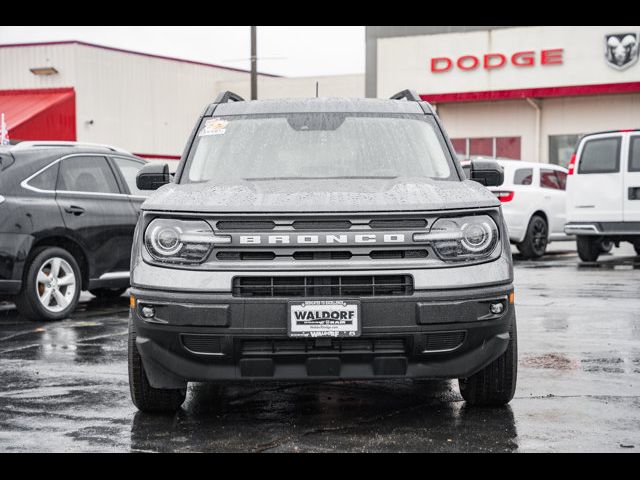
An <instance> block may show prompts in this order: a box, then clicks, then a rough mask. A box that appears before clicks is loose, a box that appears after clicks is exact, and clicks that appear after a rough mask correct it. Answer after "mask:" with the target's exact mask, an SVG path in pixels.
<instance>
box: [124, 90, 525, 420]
mask: <svg viewBox="0 0 640 480" xmlns="http://www.w3.org/2000/svg"><path fill="white" fill-rule="evenodd" d="M471 177H472V179H474V180H476V181H470V180H467V179H466V178H465V174H464V173H463V171H462V168H461V166H460V164H459V162H458V161H457V159H456V157H455V154H454V150H453V148H452V146H451V143H450V141H449V139H448V138H447V136H446V134H445V132H444V130H443V128H442V125H441V124H440V121H439V119H438V117H437V116H436V114H435V113H434V111H433V110H432V108H431V107H430V105H429V104H428V103H426V102H423V101H421V99H420V98H419V97H418V96H417V95H416V94H415V93H413V92H411V91H405V92H401V93H399V94H397V95H395V96H394V97H392V98H391V99H390V100H373V99H366V100H365V99H359V100H351V99H349V100H346V99H309V100H277V101H251V102H247V101H243V100H242V99H241V98H240V97H238V96H237V95H235V94H233V93H230V92H225V93H223V94H220V95H219V96H218V98H217V99H216V101H215V102H214V103H212V104H211V105H209V106H208V107H207V108H206V109H205V111H204V113H203V114H202V116H201V118H200V119H199V120H198V122H197V124H196V126H195V129H194V130H193V132H192V134H191V137H190V139H189V141H188V143H187V148H186V149H185V152H184V155H183V157H182V159H181V161H180V164H179V166H178V169H177V172H176V174H175V178H174V179H173V180H172V179H171V178H170V176H169V174H168V168H167V166H166V165H158V164H153V165H148V166H146V167H144V169H143V170H141V172H140V173H139V174H138V178H137V182H138V183H137V184H138V188H140V189H148V190H153V189H158V190H157V192H155V193H154V194H152V196H151V197H150V198H149V199H148V200H147V201H146V202H145V203H144V204H143V206H142V214H141V216H140V219H139V222H138V225H137V228H136V233H135V239H134V247H133V251H132V264H131V284H132V289H131V294H132V295H131V320H130V334H129V382H130V387H131V395H132V399H133V402H134V404H135V405H136V406H137V407H138V408H139V409H141V410H144V411H172V410H176V409H178V408H180V406H181V404H182V403H183V401H184V399H185V393H186V387H187V384H188V382H216V381H218V382H219V381H237V380H254V381H255V380H259V381H265V380H286V381H298V380H300V381H304V380H338V379H359V380H373V379H385V378H453V379H456V378H457V379H459V385H460V391H461V393H462V396H463V397H464V399H465V400H466V401H467V402H469V403H470V404H477V405H503V404H505V403H507V402H509V401H510V400H511V398H512V397H513V394H514V390H515V385H516V368H517V340H516V338H517V337H516V319H515V310H514V304H513V284H512V280H513V268H512V261H511V252H510V249H509V237H508V235H507V233H506V229H505V223H504V220H503V217H502V213H501V210H500V202H499V200H498V199H497V198H496V197H495V195H493V194H492V193H491V192H489V191H488V190H487V189H486V188H484V187H483V186H482V185H481V183H482V184H484V185H496V184H498V185H499V184H501V183H502V177H503V173H502V170H501V168H500V167H499V166H498V165H497V164H496V163H495V162H492V161H478V162H475V163H474V164H473V165H472V167H471ZM159 187H160V188H159Z"/></svg>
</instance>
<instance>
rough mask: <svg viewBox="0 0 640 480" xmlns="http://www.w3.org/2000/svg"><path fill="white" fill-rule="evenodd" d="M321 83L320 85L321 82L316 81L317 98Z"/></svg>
mask: <svg viewBox="0 0 640 480" xmlns="http://www.w3.org/2000/svg"><path fill="white" fill-rule="evenodd" d="M319 85H320V82H316V98H318V90H319Z"/></svg>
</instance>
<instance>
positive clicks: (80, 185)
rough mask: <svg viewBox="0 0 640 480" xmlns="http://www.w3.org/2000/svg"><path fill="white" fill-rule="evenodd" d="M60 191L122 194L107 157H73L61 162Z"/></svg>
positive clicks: (58, 186) (58, 187)
mask: <svg viewBox="0 0 640 480" xmlns="http://www.w3.org/2000/svg"><path fill="white" fill-rule="evenodd" d="M57 189H58V190H66V191H73V192H90V193H120V190H119V189H118V184H117V182H116V177H114V175H113V172H112V171H111V167H109V164H108V163H107V159H106V158H105V157H71V158H66V159H64V160H63V161H62V162H61V165H60V174H59V175H58V185H57Z"/></svg>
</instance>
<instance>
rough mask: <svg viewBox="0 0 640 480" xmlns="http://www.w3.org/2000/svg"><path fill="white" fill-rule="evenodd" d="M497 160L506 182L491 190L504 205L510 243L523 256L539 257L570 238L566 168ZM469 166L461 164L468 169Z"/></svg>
mask: <svg viewBox="0 0 640 480" xmlns="http://www.w3.org/2000/svg"><path fill="white" fill-rule="evenodd" d="M477 158H480V157H473V158H472V159H471V160H472V161H473V160H476V159H477ZM496 161H497V163H498V164H499V165H500V166H501V167H502V168H503V169H504V182H503V183H502V185H500V186H498V187H489V190H491V191H492V192H493V193H494V194H495V195H496V196H497V197H498V199H499V200H500V202H501V203H502V213H503V215H504V219H505V222H506V223H507V230H508V232H509V240H510V241H511V243H513V244H515V245H516V246H517V247H518V250H519V251H520V253H521V254H522V256H523V257H524V258H540V257H541V256H543V255H544V253H545V251H546V249H547V245H548V244H549V243H550V242H552V241H554V240H567V239H569V237H568V236H567V235H566V234H565V232H564V225H565V223H566V191H565V187H566V180H567V169H566V168H563V167H560V166H558V165H552V164H548V163H538V162H523V161H520V160H510V159H496ZM470 164H471V162H470V161H465V162H462V165H463V168H465V169H468V168H470Z"/></svg>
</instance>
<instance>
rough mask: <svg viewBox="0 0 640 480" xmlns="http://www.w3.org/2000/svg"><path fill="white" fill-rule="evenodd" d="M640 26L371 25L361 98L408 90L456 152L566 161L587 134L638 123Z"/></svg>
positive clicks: (563, 163)
mask: <svg viewBox="0 0 640 480" xmlns="http://www.w3.org/2000/svg"><path fill="white" fill-rule="evenodd" d="M639 33H640V26H586V27H579V26H572V27H562V26H546V27H545V26H529V27H418V26H414V27H367V72H366V93H367V96H377V97H381V98H384V97H388V96H390V95H393V94H394V93H395V92H397V91H399V90H402V89H405V88H411V89H413V90H416V91H417V92H418V93H419V94H420V95H421V97H422V98H423V99H426V100H428V101H429V102H431V103H432V104H433V105H434V106H435V107H436V108H437V111H438V114H439V116H440V117H441V118H442V120H443V122H444V125H445V128H446V129H447V132H448V133H449V135H450V137H451V138H452V140H453V144H454V147H455V149H456V151H457V152H458V154H459V156H464V157H467V156H474V155H481V156H497V157H508V158H514V159H519V160H529V161H541V162H551V163H556V164H561V165H566V164H567V163H568V161H569V159H570V156H571V153H572V152H573V149H574V147H575V144H576V141H577V140H578V138H579V137H580V136H581V135H584V134H585V133H589V132H594V131H600V130H615V129H629V128H638V127H640V64H639V63H638V40H639Z"/></svg>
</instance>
